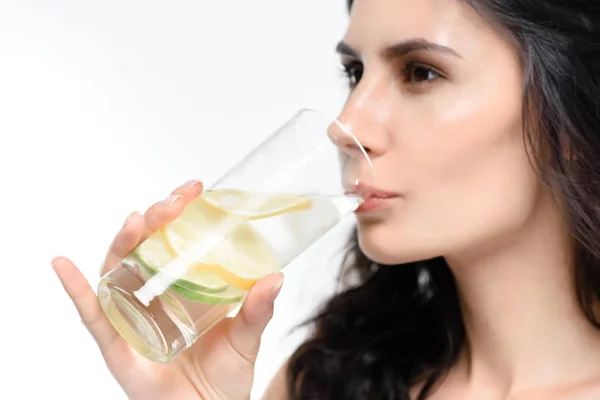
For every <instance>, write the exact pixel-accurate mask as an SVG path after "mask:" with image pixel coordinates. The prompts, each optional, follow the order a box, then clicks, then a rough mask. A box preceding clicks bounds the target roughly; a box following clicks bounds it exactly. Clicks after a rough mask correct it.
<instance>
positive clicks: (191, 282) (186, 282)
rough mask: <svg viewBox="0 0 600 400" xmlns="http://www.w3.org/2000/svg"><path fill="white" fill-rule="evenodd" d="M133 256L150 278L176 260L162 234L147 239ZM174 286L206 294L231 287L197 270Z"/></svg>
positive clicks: (221, 280) (183, 277)
mask: <svg viewBox="0 0 600 400" xmlns="http://www.w3.org/2000/svg"><path fill="white" fill-rule="evenodd" d="M133 255H134V256H135V257H136V258H137V259H138V261H139V262H140V265H141V266H142V267H143V268H144V269H145V270H146V271H147V272H148V273H149V274H150V276H153V275H155V274H157V273H158V272H159V271H160V270H161V269H162V268H163V267H165V266H166V265H167V264H169V263H170V262H171V261H173V259H174V257H173V255H172V254H171V252H170V251H169V249H168V248H167V246H166V245H165V242H164V239H163V235H162V234H161V233H160V232H157V233H155V234H154V235H152V236H150V237H149V238H148V239H146V240H145V241H144V242H143V243H142V244H141V245H140V246H138V248H137V249H135V250H134V252H133ZM174 284H176V285H178V286H181V287H183V288H186V289H189V290H196V291H202V292H206V293H216V292H222V291H224V290H225V289H227V288H228V286H229V285H228V284H227V282H225V281H224V280H223V279H221V278H219V277H218V276H216V275H213V274H211V273H207V272H203V271H201V270H197V269H195V268H189V269H188V271H187V272H186V273H185V275H183V276H182V277H181V278H179V279H178V280H176V281H175V282H174Z"/></svg>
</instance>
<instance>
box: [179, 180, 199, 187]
mask: <svg viewBox="0 0 600 400" xmlns="http://www.w3.org/2000/svg"><path fill="white" fill-rule="evenodd" d="M201 183H202V182H200V181H199V180H196V179H192V180H191V181H187V182H186V183H185V184H184V185H183V186H185V187H187V188H190V189H191V188H194V187H195V186H197V185H200V184H201Z"/></svg>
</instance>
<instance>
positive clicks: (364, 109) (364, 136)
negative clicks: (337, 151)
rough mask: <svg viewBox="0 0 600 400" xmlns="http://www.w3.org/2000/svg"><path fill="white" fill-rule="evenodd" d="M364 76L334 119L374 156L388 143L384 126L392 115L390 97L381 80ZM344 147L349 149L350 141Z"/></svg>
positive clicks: (381, 152)
mask: <svg viewBox="0 0 600 400" xmlns="http://www.w3.org/2000/svg"><path fill="white" fill-rule="evenodd" d="M367 79H368V78H367V77H366V76H365V77H363V80H362V81H361V82H360V84H359V85H358V86H357V87H356V88H355V89H354V91H353V92H352V93H351V95H350V97H349V98H348V101H347V102H346V104H345V105H344V108H343V109H342V111H341V113H340V115H339V116H338V118H337V119H338V121H339V123H340V124H341V125H342V126H343V127H345V129H346V130H347V131H348V132H350V133H351V134H352V136H354V138H355V139H356V141H358V143H360V145H361V146H362V147H363V148H364V150H365V151H366V152H367V153H368V154H369V156H370V157H371V158H376V157H378V156H380V155H382V154H383V153H384V152H385V150H386V149H387V148H388V147H389V138H390V137H389V129H388V127H387V126H388V122H389V117H390V115H391V113H390V112H391V99H390V98H389V95H388V93H387V90H386V88H385V85H384V82H381V80H375V79H372V80H370V81H369V80H367ZM346 148H347V149H348V150H350V149H352V148H353V144H352V143H347V144H346ZM354 151H356V150H354Z"/></svg>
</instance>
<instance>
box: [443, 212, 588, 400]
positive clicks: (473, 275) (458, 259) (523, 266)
mask: <svg viewBox="0 0 600 400" xmlns="http://www.w3.org/2000/svg"><path fill="white" fill-rule="evenodd" d="M538 209H539V212H538V213H537V215H533V216H532V217H531V219H530V221H528V223H527V224H526V225H524V226H523V227H522V228H521V229H520V231H519V232H517V233H516V234H515V233H513V234H511V240H507V241H506V242H505V243H502V245H496V246H495V248H494V249H493V250H490V251H483V250H479V252H478V253H477V254H473V253H471V254H461V255H458V256H449V257H446V259H447V262H448V264H449V265H450V268H451V269H452V271H453V273H454V276H455V278H456V281H457V285H458V290H459V295H460V302H461V307H462V312H463V317H464V322H465V328H466V333H467V338H468V339H467V346H466V349H465V352H464V357H463V358H462V360H461V363H460V364H461V365H462V366H464V367H465V368H464V369H462V370H463V371H464V372H466V373H467V375H466V376H467V377H469V378H471V380H473V379H475V380H476V381H480V382H481V381H484V382H486V384H488V385H493V387H496V388H497V389H499V390H502V391H504V392H516V391H522V390H526V389H528V388H532V387H540V386H550V385H556V384H557V383H558V382H565V380H569V379H573V380H584V379H588V378H590V371H598V370H600V340H599V336H598V332H597V331H595V330H594V328H593V327H592V326H591V324H590V323H589V322H588V321H587V320H586V319H585V317H584V315H583V314H582V311H581V308H580V306H579V304H578V301H577V296H576V293H575V287H574V278H573V271H574V268H573V265H574V257H573V254H572V253H573V251H572V249H573V246H572V243H571V239H570V235H568V232H569V230H568V228H567V227H566V226H565V225H564V222H563V219H562V218H561V214H560V212H559V211H558V207H557V206H556V205H555V204H554V203H553V202H552V201H549V200H547V201H546V202H545V204H543V205H542V206H541V207H538ZM586 374H587V375H586ZM596 374H597V372H596ZM498 385H502V388H500V387H498Z"/></svg>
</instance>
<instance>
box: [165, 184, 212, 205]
mask: <svg viewBox="0 0 600 400" xmlns="http://www.w3.org/2000/svg"><path fill="white" fill-rule="evenodd" d="M203 189H204V188H203V185H202V182H200V181H197V180H191V181H187V182H186V183H184V184H183V185H181V186H179V187H178V188H177V189H175V190H173V192H171V194H172V195H181V196H183V202H184V203H185V204H189V202H190V201H192V200H194V199H195V198H196V197H198V196H199V195H200V194H201V193H202V190H203Z"/></svg>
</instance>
